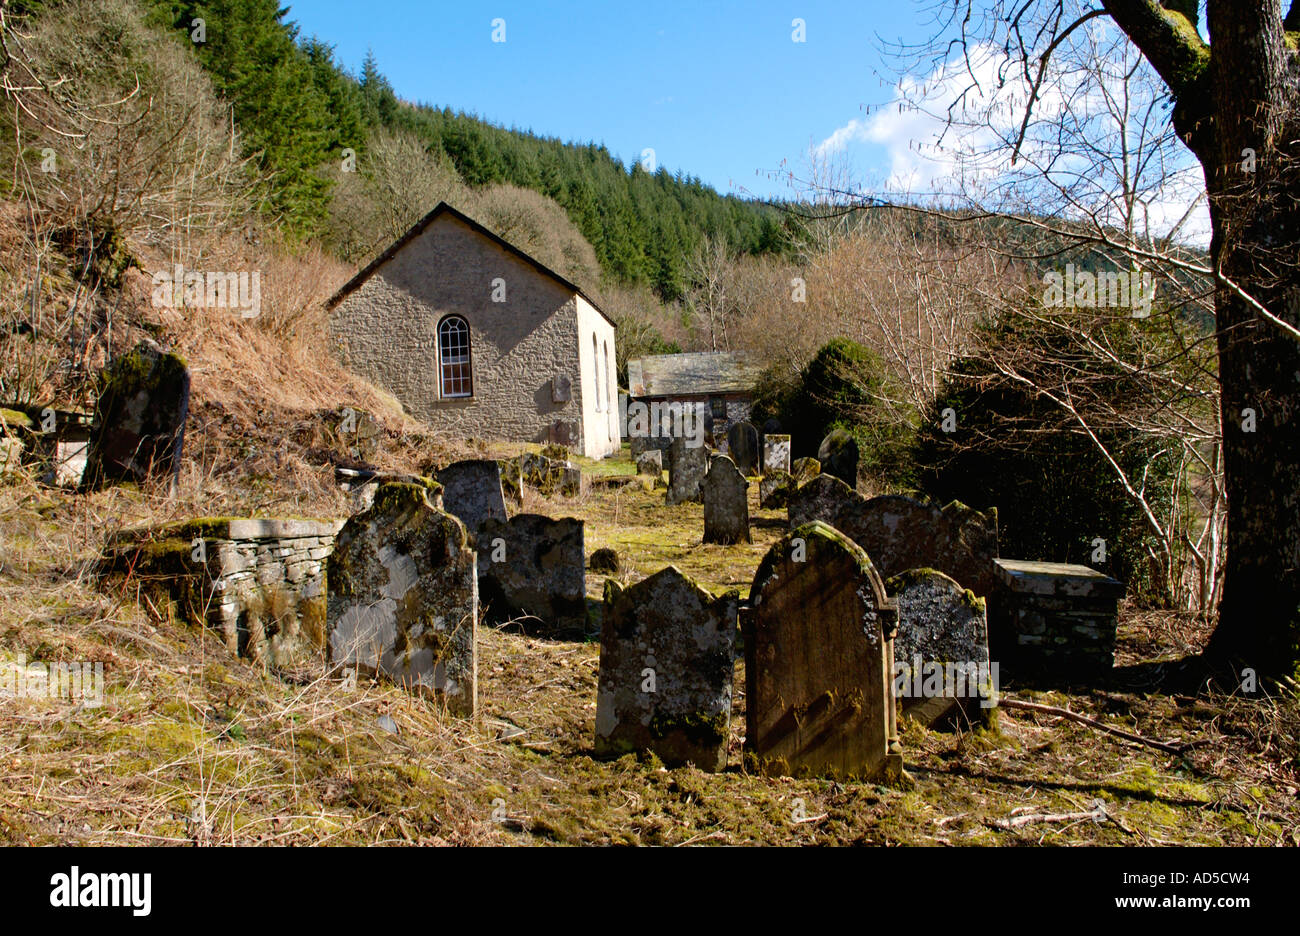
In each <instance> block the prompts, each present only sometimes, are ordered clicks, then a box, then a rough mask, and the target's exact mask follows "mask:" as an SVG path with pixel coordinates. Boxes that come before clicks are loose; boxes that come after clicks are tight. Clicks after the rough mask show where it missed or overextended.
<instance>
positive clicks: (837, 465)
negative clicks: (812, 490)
mask: <svg viewBox="0 0 1300 936" xmlns="http://www.w3.org/2000/svg"><path fill="white" fill-rule="evenodd" d="M817 460H818V461H820V462H821V463H822V474H829V475H834V476H835V477H837V478H839V479H840V480H841V481H843V482H844V483H845V484H847V485H848V486H849V487H851V488H854V489H856V488H857V486H858V442H857V439H855V438H853V436H852V435H850V434H849V433H848V432H847V431H846V430H844V429H836V430H834V431H833V432H831V433H830V434H829V435H827V436H826V438H824V439H822V444H821V446H820V447H819V448H818V449H817Z"/></svg>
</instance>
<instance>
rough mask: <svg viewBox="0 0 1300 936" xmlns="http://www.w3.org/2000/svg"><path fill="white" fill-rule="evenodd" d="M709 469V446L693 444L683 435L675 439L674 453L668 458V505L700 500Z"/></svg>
mask: <svg viewBox="0 0 1300 936" xmlns="http://www.w3.org/2000/svg"><path fill="white" fill-rule="evenodd" d="M708 470H709V450H708V448H706V447H705V446H703V445H691V444H689V443H688V441H687V440H686V439H685V438H683V437H682V436H678V437H677V438H675V439H673V444H672V453H671V454H670V455H669V460H668V494H667V496H666V502H667V504H668V506H670V507H671V506H672V505H673V504H680V503H683V502H685V501H698V500H700V497H701V495H700V485H701V484H702V483H703V482H704V474H705V472H706V471H708Z"/></svg>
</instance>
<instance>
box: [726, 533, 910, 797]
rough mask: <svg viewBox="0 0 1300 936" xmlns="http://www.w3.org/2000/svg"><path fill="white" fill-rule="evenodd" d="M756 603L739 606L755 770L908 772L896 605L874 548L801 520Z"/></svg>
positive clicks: (757, 580) (749, 756)
mask: <svg viewBox="0 0 1300 936" xmlns="http://www.w3.org/2000/svg"><path fill="white" fill-rule="evenodd" d="M750 605H751V607H750V608H747V609H746V610H745V611H744V612H742V614H741V627H742V632H743V634H744V644H745V685H746V692H745V712H746V730H745V760H746V763H747V764H748V765H749V766H750V768H751V769H753V770H754V771H756V772H759V773H763V774H767V775H769V776H805V775H813V776H826V777H835V778H845V779H847V778H860V779H874V780H894V779H899V778H900V777H901V775H902V767H903V764H902V754H901V749H900V746H899V744H898V737H897V722H896V718H895V708H894V694H893V686H892V672H893V639H894V628H895V624H896V622H897V613H898V612H897V608H896V606H895V605H894V603H893V602H892V601H890V600H888V599H887V598H886V596H885V590H884V586H883V585H882V584H881V582H880V577H879V576H878V575H877V574H876V571H875V569H873V568H872V565H871V560H870V559H868V558H867V555H866V553H864V552H863V551H862V550H861V549H860V548H858V547H857V546H856V545H855V544H854V543H853V542H851V541H850V540H849V539H848V538H847V537H845V536H843V535H842V534H840V533H839V532H837V531H836V530H834V529H832V528H831V527H829V526H827V525H826V524H824V523H810V524H807V525H806V526H802V527H799V528H798V529H797V530H794V531H792V532H791V533H789V534H787V535H786V537H785V538H784V539H782V540H780V541H779V542H777V543H776V544H775V545H774V546H773V547H772V549H771V550H770V551H769V552H768V554H767V555H766V556H765V557H764V559H763V562H762V564H760V565H759V567H758V572H757V573H756V574H755V576H754V583H753V585H752V587H751V588H750Z"/></svg>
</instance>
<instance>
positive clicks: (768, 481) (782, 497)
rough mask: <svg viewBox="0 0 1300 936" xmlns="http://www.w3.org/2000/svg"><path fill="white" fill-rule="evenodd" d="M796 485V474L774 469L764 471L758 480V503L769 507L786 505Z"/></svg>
mask: <svg viewBox="0 0 1300 936" xmlns="http://www.w3.org/2000/svg"><path fill="white" fill-rule="evenodd" d="M793 487H794V475H792V474H790V472H788V471H781V470H780V469H773V470H772V471H766V472H764V473H763V477H762V479H760V480H759V482H758V505H759V506H760V507H764V508H767V509H773V508H777V507H784V506H785V505H786V502H787V501H788V500H789V498H790V491H791V490H792V489H793Z"/></svg>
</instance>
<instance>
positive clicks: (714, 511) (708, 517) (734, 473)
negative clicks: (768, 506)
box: [703, 455, 752, 546]
mask: <svg viewBox="0 0 1300 936" xmlns="http://www.w3.org/2000/svg"><path fill="white" fill-rule="evenodd" d="M703 495H704V542H706V543H721V544H722V545H726V546H729V545H732V544H735V543H749V542H752V540H750V537H749V482H748V481H746V480H745V476H744V475H743V474H741V473H740V469H738V468H737V467H736V464H735V462H733V461H732V460H731V459H730V458H728V457H727V456H726V455H718V456H716V457H715V458H713V459H711V461H710V464H709V472H708V474H706V475H705V476H704V484H703Z"/></svg>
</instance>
